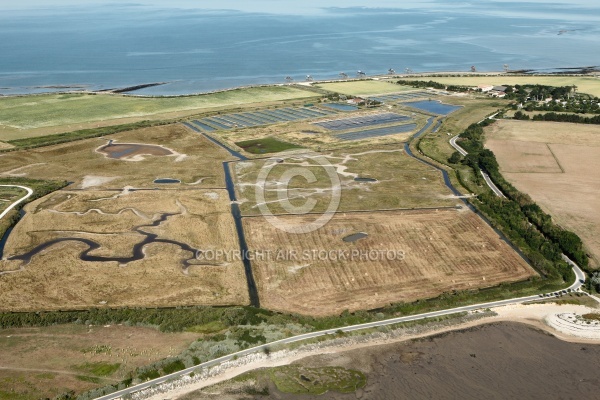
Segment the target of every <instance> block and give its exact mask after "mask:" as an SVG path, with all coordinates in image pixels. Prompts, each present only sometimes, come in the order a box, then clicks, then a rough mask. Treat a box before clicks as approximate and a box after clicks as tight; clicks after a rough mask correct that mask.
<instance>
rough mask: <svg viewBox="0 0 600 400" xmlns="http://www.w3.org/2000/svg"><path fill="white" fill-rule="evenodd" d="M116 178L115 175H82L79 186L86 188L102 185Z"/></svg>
mask: <svg viewBox="0 0 600 400" xmlns="http://www.w3.org/2000/svg"><path fill="white" fill-rule="evenodd" d="M113 179H116V177H115V176H97V175H86V176H84V177H83V181H82V182H81V188H82V189H87V188H91V187H94V186H100V185H104V184H105V183H108V182H110V181H112V180H113Z"/></svg>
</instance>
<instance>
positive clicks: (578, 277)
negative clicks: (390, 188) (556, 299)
mask: <svg viewBox="0 0 600 400" xmlns="http://www.w3.org/2000/svg"><path fill="white" fill-rule="evenodd" d="M563 258H564V259H565V261H567V262H568V263H569V265H571V267H572V268H573V272H575V282H573V284H572V285H571V286H569V288H568V289H571V290H579V288H580V287H581V286H582V285H583V282H584V281H585V274H584V272H583V271H582V270H581V269H580V268H579V267H578V266H577V265H576V264H575V263H574V262H572V261H571V260H569V259H568V258H567V257H566V256H563ZM548 294H549V295H554V293H548ZM540 298H541V296H540V295H534V296H525V297H518V298H514V299H507V300H499V301H492V302H489V303H480V304H472V305H468V306H463V307H456V308H450V309H447V310H441V311H432V312H428V313H423V314H417V315H409V316H406V317H398V318H391V319H386V320H383V321H376V322H369V323H366V324H359V325H351V326H345V327H340V328H333V329H327V330H324V331H318V332H311V333H305V334H302V335H298V336H293V337H290V338H287V339H282V340H277V341H275V342H271V343H267V344H264V345H260V346H256V347H252V348H250V349H246V350H242V351H239V352H237V353H233V354H230V355H227V356H223V357H220V358H217V359H215V360H211V361H207V362H205V363H202V364H199V365H196V366H194V367H190V368H187V369H184V370H181V371H178V372H175V373H172V374H170V375H166V376H163V377H160V378H157V379H154V380H151V381H148V382H145V383H141V384H139V385H135V386H132V387H130V388H127V389H123V390H120V391H118V392H115V393H112V394H109V395H106V396H102V397H99V398H98V399H99V400H111V399H118V398H120V397H122V396H125V395H127V394H131V393H134V392H138V391H140V390H142V389H146V388H149V387H151V386H154V385H157V384H160V383H164V382H166V381H169V380H172V379H176V378H179V377H181V376H184V375H188V374H189V373H191V372H194V371H196V370H199V369H202V368H208V367H212V366H215V365H218V364H220V363H222V362H224V361H230V360H232V359H234V358H236V357H241V356H244V355H247V354H251V353H257V352H262V351H264V350H265V349H267V348H269V347H271V346H274V345H278V344H287V343H294V342H298V341H300V340H306V339H312V338H316V337H319V336H324V335H331V334H336V333H337V332H339V331H342V332H352V331H358V330H361V329H368V328H376V327H379V326H386V325H393V324H398V323H402V322H409V321H417V320H421V319H425V318H433V317H440V316H444V315H450V314H456V313H460V312H466V311H475V310H482V309H486V308H494V307H500V306H506V305H511V304H521V303H525V302H528V301H535V300H540Z"/></svg>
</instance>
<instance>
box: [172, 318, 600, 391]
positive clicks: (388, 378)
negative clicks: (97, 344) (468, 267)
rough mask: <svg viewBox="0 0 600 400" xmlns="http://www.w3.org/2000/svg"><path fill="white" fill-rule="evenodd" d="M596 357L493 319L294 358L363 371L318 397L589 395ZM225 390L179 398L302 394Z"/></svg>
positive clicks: (582, 347) (596, 349) (596, 351)
mask: <svg viewBox="0 0 600 400" xmlns="http://www.w3.org/2000/svg"><path fill="white" fill-rule="evenodd" d="M599 361H600V345H594V344H579V343H570V342H565V341H562V340H560V339H558V338H556V337H554V336H552V335H551V334H549V333H547V332H545V331H542V330H539V329H537V328H534V327H531V326H529V325H525V324H521V323H516V322H495V323H491V324H486V325H479V326H475V327H471V328H468V329H463V330H460V331H453V332H447V333H442V334H438V335H434V336H430V337H426V338H422V339H415V340H411V341H407V342H401V343H394V344H386V345H380V346H373V347H366V348H360V349H355V350H349V351H344V352H339V353H332V354H323V355H318V356H312V357H308V358H305V359H303V360H301V361H299V362H298V363H300V364H302V365H304V366H310V367H317V366H328V365H336V366H342V367H346V368H351V369H358V370H361V371H363V372H365V373H366V375H367V385H366V386H365V387H364V388H363V389H359V390H358V391H357V392H356V393H350V394H339V393H326V394H324V395H321V396H319V399H381V400H384V399H385V400H387V399H513V398H521V399H538V398H539V399H542V398H543V399H566V398H580V399H592V398H598V396H599V393H600V375H598V373H597V368H598V365H599ZM231 389H233V390H232V391H234V392H235V391H236V390H235V389H234V388H233V387H231V388H229V389H226V385H225V386H221V387H220V388H218V389H217V388H210V387H209V388H206V389H203V390H202V391H198V392H195V393H189V394H188V395H186V396H184V397H180V398H183V399H185V400H192V399H217V398H218V399H266V398H270V399H285V400H292V399H294V400H295V399H307V398H310V397H309V396H305V395H290V394H285V393H281V392H279V391H278V390H277V389H276V388H275V386H274V385H273V384H269V393H270V394H269V395H268V396H262V395H247V394H240V392H239V391H238V393H231ZM238 390H239V389H238ZM215 396H216V397H215Z"/></svg>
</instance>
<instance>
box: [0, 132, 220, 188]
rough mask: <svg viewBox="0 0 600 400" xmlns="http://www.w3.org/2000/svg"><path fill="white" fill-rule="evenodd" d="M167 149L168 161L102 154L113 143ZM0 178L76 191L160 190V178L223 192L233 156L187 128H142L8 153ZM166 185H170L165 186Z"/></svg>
mask: <svg viewBox="0 0 600 400" xmlns="http://www.w3.org/2000/svg"><path fill="white" fill-rule="evenodd" d="M109 138H110V139H112V140H114V142H115V144H119V143H139V144H148V145H155V146H164V147H166V148H168V149H169V150H170V151H171V152H172V153H173V154H172V155H168V156H152V155H140V154H138V155H137V156H134V155H131V157H125V158H122V159H112V158H109V157H108V156H107V155H106V154H104V153H102V152H100V151H99V149H100V148H102V147H104V146H106V145H107V144H108V139H109ZM0 157H1V160H2V163H1V164H0V176H22V177H26V178H35V179H52V180H66V181H69V182H73V184H72V185H71V187H72V188H83V189H85V188H104V189H105V188H110V189H115V188H123V187H125V186H133V187H141V188H148V187H161V185H157V184H154V183H153V181H154V180H155V179H156V178H174V179H179V180H181V181H182V184H180V185H172V184H170V185H168V186H169V188H171V187H178V188H197V187H224V178H223V167H222V165H221V161H223V160H226V159H229V158H230V155H229V153H227V152H226V151H225V150H223V149H222V148H220V147H218V146H216V145H214V144H213V143H211V142H210V141H208V140H207V139H205V138H204V137H202V136H201V135H198V134H197V133H194V132H192V131H191V130H188V129H187V128H185V127H184V126H183V125H179V124H175V125H165V126H159V127H152V128H144V129H138V130H134V131H129V132H122V133H118V134H114V135H110V136H107V137H106V138H95V139H87V140H81V141H76V142H70V143H64V144H59V145H54V146H47V147H42V148H38V149H32V150H21V151H16V152H12V153H7V154H3V155H2V156H0ZM162 186H165V185H162Z"/></svg>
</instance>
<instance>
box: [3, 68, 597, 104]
mask: <svg viewBox="0 0 600 400" xmlns="http://www.w3.org/2000/svg"><path fill="white" fill-rule="evenodd" d="M544 71H554V72H544ZM486 76H521V77H522V76H555V77H564V76H577V77H582V76H590V77H592V76H597V77H600V66H589V67H557V68H541V69H526V70H525V69H524V70H514V71H510V70H507V71H476V72H472V71H426V72H410V73H400V74H377V75H366V76H363V77H348V78H345V79H343V78H331V79H315V80H311V81H293V82H289V83H288V82H284V81H281V82H271V83H255V84H253V83H248V84H246V85H239V86H231V87H223V88H220V89H212V90H205V91H190V92H189V93H179V94H144V93H141V94H140V93H135V92H138V91H140V90H143V89H147V88H153V87H162V86H168V85H169V84H171V83H173V82H168V81H164V82H146V83H133V84H130V85H127V86H121V87H114V88H111V89H98V90H90V89H88V88H89V87H91V86H97V85H100V84H93V85H92V84H72V85H60V84H55V85H43V86H31V87H26V88H28V89H35V90H39V89H57V90H49V91H45V92H39V91H35V92H22V93H8V94H3V93H0V98H3V97H25V96H43V95H48V94H98V95H100V94H108V95H121V96H127V97H141V98H173V97H192V96H202V95H206V94H214V93H223V92H229V91H234V90H242V89H249V88H258V87H275V86H286V85H287V86H289V85H292V86H293V85H300V86H308V87H310V86H312V85H314V84H323V83H334V82H352V81H360V80H382V79H411V78H412V79H415V78H418V79H421V78H429V77H431V78H435V77H486ZM19 88H21V87H19ZM1 89H4V90H11V89H18V88H17V87H15V88H11V87H6V88H5V87H3V88H0V90H1Z"/></svg>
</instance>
